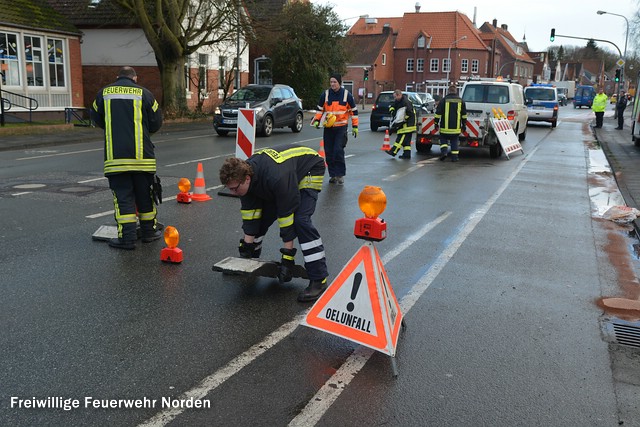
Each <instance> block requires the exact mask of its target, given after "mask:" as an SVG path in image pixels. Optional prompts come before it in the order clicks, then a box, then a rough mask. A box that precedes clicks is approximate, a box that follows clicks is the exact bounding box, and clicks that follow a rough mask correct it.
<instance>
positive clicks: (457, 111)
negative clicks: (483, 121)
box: [435, 85, 467, 162]
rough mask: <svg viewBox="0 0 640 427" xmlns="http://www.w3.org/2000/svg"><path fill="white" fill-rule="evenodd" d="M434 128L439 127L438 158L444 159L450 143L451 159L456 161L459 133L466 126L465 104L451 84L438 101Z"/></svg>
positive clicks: (463, 130) (455, 87) (464, 129)
mask: <svg viewBox="0 0 640 427" xmlns="http://www.w3.org/2000/svg"><path fill="white" fill-rule="evenodd" d="M435 125H436V129H438V128H440V160H441V161H444V160H445V159H446V158H447V153H448V152H449V145H451V161H452V162H457V161H458V153H459V151H458V143H459V139H460V134H461V133H463V132H465V131H466V128H467V106H466V104H465V102H464V101H463V100H462V98H460V97H459V96H458V87H457V86H456V85H451V86H450V87H449V93H448V94H447V96H445V97H444V98H442V100H441V101H440V102H439V103H438V107H437V108H436V115H435Z"/></svg>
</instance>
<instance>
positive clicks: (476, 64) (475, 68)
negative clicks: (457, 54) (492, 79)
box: [471, 59, 480, 74]
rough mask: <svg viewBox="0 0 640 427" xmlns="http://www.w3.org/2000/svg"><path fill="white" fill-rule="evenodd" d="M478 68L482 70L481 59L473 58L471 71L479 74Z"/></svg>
mask: <svg viewBox="0 0 640 427" xmlns="http://www.w3.org/2000/svg"><path fill="white" fill-rule="evenodd" d="M478 70H480V61H479V60H477V59H472V60H471V72H472V73H473V74H478Z"/></svg>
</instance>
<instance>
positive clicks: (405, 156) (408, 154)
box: [400, 150, 411, 159]
mask: <svg viewBox="0 0 640 427" xmlns="http://www.w3.org/2000/svg"><path fill="white" fill-rule="evenodd" d="M400 158H401V159H410V158H411V150H404V151H403V152H402V155H401V156H400Z"/></svg>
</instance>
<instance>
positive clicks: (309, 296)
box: [298, 278, 327, 302]
mask: <svg viewBox="0 0 640 427" xmlns="http://www.w3.org/2000/svg"><path fill="white" fill-rule="evenodd" d="M325 290H327V279H326V278H324V279H322V280H311V281H309V286H307V288H306V289H305V290H304V291H302V292H300V294H299V295H298V301H300V302H311V301H315V300H317V299H318V298H320V295H322V293H323V292H324V291H325Z"/></svg>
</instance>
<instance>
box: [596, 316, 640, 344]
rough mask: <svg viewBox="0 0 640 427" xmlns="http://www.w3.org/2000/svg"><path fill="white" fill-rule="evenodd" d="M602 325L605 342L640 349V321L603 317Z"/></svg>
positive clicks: (601, 319)
mask: <svg viewBox="0 0 640 427" xmlns="http://www.w3.org/2000/svg"><path fill="white" fill-rule="evenodd" d="M600 325H601V327H602V333H603V334H604V337H605V341H607V342H610V343H614V344H620V345H624V346H628V347H633V348H639V349H640V321H635V322H629V321H626V320H622V319H618V318H616V317H601V318H600Z"/></svg>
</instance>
